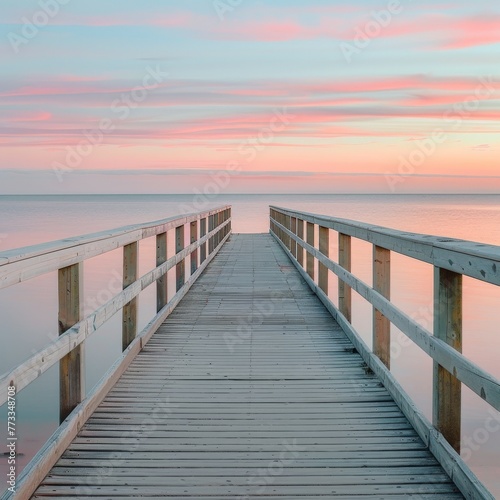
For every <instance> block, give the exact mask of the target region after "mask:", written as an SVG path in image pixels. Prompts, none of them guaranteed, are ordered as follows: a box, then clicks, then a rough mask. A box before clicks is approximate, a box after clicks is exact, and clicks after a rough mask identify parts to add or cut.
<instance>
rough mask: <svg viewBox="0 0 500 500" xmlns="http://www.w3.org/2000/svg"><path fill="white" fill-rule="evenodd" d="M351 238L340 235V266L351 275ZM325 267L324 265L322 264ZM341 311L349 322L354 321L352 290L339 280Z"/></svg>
mask: <svg viewBox="0 0 500 500" xmlns="http://www.w3.org/2000/svg"><path fill="white" fill-rule="evenodd" d="M351 256H352V251H351V237H350V236H348V235H347V234H342V233H339V266H341V267H343V268H344V269H345V270H346V271H348V272H349V273H350V272H351V266H352V262H351V258H352V257H351ZM322 265H324V264H322ZM338 288H339V311H340V312H341V313H342V314H343V315H344V316H345V318H346V319H347V321H349V322H351V321H352V317H351V314H352V290H351V287H350V286H349V285H348V284H347V283H346V282H345V281H344V280H343V279H341V278H339V286H338Z"/></svg>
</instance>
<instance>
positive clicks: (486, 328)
mask: <svg viewBox="0 0 500 500" xmlns="http://www.w3.org/2000/svg"><path fill="white" fill-rule="evenodd" d="M223 204H231V205H233V230H234V232H240V233H252V232H267V231H268V205H269V204H275V205H279V206H283V207H291V208H297V209H301V210H305V211H310V212H316V213H321V214H327V215H331V216H337V217H343V218H349V219H354V220H361V221H365V222H370V223H374V224H379V225H382V226H388V227H392V228H396V229H402V230H405V231H413V232H420V233H427V234H435V235H442V236H449V237H456V238H463V239H469V240H475V241H480V242H484V243H490V244H495V245H500V195H487V196H476V195H467V196H458V195H446V196H442V195H425V196H423V195H419V196H417V195H413V196H412V195H404V196H397V195H393V196H383V195H380V196H379V195H366V196H363V195H331V196H329V195H224V196H222V195H219V196H217V197H216V198H213V199H211V200H209V201H204V200H199V199H196V198H193V196H192V195H165V196H161V195H147V196H146V195H130V196H125V195H116V196H0V251H2V250H6V249H11V248H18V247H21V246H26V245H32V244H36V243H41V242H45V241H50V240H55V239H61V238H64V237H68V236H74V235H79V234H85V233H90V232H95V231H99V230H103V229H110V228H114V227H119V226H123V225H128V224H132V223H137V222H146V221H152V220H158V219H161V218H165V217H170V216H172V215H176V214H180V213H186V212H194V211H198V210H205V209H207V208H210V207H214V206H218V205H223ZM333 240H334V239H333ZM353 252H354V255H353V262H354V263H353V272H354V273H355V274H357V275H358V276H359V277H361V278H362V279H363V280H364V281H366V282H367V283H369V284H371V248H370V245H369V244H367V243H364V242H356V243H354V245H353ZM140 254H141V257H140V259H141V269H140V272H141V274H143V273H145V272H147V271H148V270H149V269H151V268H152V267H153V264H154V242H153V241H145V242H143V243H142V244H141V247H140ZM120 255H121V254H120V252H119V251H115V252H111V253H110V254H106V255H104V256H101V257H97V258H95V259H92V260H91V261H90V262H89V263H86V266H85V286H84V288H85V308H86V309H87V311H86V312H87V313H88V312H91V311H92V310H93V309H94V308H95V306H96V304H97V305H101V304H102V303H104V302H105V301H106V300H108V299H109V298H110V297H111V295H113V294H115V293H116V292H117V291H118V289H119V287H120V279H121V278H120V273H121V261H120ZM331 255H334V256H335V255H336V243H335V241H332V242H331ZM392 273H393V274H392V296H393V301H394V302H395V303H396V304H397V305H398V306H399V307H400V308H402V309H403V310H404V311H406V312H407V313H408V314H410V315H412V316H413V317H414V318H415V319H416V320H417V321H419V322H420V323H422V324H423V325H424V326H426V327H427V328H429V329H432V268H431V266H429V265H427V264H423V263H417V262H414V261H412V260H411V259H408V258H406V257H403V256H400V255H397V254H395V255H394V256H393V271H392ZM336 286H337V285H336V279H334V278H333V277H332V278H331V287H330V290H332V291H334V290H336ZM171 288H172V287H171ZM56 291H57V282H56V274H55V273H51V274H50V275H47V276H43V277H39V278H36V279H35V280H32V281H29V282H27V283H23V284H20V285H18V286H15V287H11V288H9V289H6V290H1V291H0V317H1V319H2V321H1V323H0V338H1V342H2V343H1V345H2V347H3V348H2V349H0V367H1V369H0V371H1V372H2V373H3V372H5V371H6V370H8V369H10V368H12V367H13V366H15V365H17V364H19V363H20V362H22V361H23V360H25V359H26V358H27V357H29V356H30V355H31V353H32V352H35V351H36V350H38V349H40V348H41V347H43V346H44V345H46V344H47V343H48V342H49V341H50V339H51V338H53V336H54V333H55V332H57V320H56V317H57V295H56ZM332 299H333V300H334V302H336V298H335V297H334V296H332ZM140 301H141V315H140V323H141V325H140V327H141V326H144V325H145V324H146V323H147V322H148V320H149V319H150V318H151V317H152V315H153V314H154V288H153V287H150V288H149V289H147V290H146V291H145V292H143V294H141V297H140ZM499 301H500V290H499V289H498V288H497V287H493V286H490V285H486V284H483V283H479V282H476V281H474V280H472V279H467V278H466V279H465V280H464V308H465V310H464V316H465V318H464V354H465V355H466V356H468V357H469V358H470V359H472V360H473V361H475V362H476V363H478V364H480V365H481V366H482V367H484V368H485V369H487V370H488V371H490V372H491V373H493V374H494V375H495V376H497V377H500V363H499V353H500V335H499V331H498V325H500V308H499V307H498V304H499V303H500V302H499ZM27 311H29V313H27ZM353 318H354V321H353V323H354V325H355V327H356V328H357V329H358V331H359V332H360V333H361V335H362V336H363V337H364V339H365V340H366V341H367V342H368V343H369V344H371V340H370V337H371V333H370V332H371V308H370V307H369V306H368V305H367V304H366V303H365V302H364V301H363V300H362V299H361V298H359V297H357V296H356V295H355V296H354V303H353ZM119 327H120V318H119V317H118V316H116V317H114V318H113V319H112V320H111V321H110V322H109V323H108V324H107V325H105V326H104V327H103V328H102V329H101V330H99V331H98V332H96V334H95V335H94V336H93V337H91V338H90V339H89V340H88V341H87V343H86V356H87V374H86V383H87V388H88V389H90V388H91V387H92V386H93V385H94V384H95V383H96V382H97V381H98V380H99V378H100V377H101V376H102V375H103V374H104V372H105V371H106V370H107V368H108V367H109V366H110V364H111V363H112V361H113V360H114V359H115V358H116V356H118V355H119V349H120V328H119ZM391 369H392V371H393V372H394V374H395V376H396V378H397V379H398V380H399V381H400V382H401V384H402V385H403V387H404V388H405V389H406V390H407V391H408V392H409V393H410V395H411V396H412V397H413V398H414V400H415V401H416V402H417V404H418V406H419V407H420V408H421V409H422V410H423V411H424V412H425V413H426V415H427V416H428V417H430V409H431V381H432V363H431V362H430V360H429V359H428V358H427V356H426V355H425V354H423V353H422V352H420V350H419V349H418V348H416V347H414V346H412V345H407V343H406V342H405V341H404V339H403V337H402V336H401V334H400V332H398V331H397V330H396V329H394V330H393V360H392V368H391ZM57 378H58V374H57V367H53V368H52V369H50V370H49V371H48V372H47V373H46V374H44V375H43V376H42V377H41V378H40V379H38V380H37V381H36V382H35V383H33V384H32V385H30V386H29V387H28V388H27V389H25V390H24V391H22V392H21V393H20V394H19V396H18V408H17V410H18V424H17V425H18V430H19V436H20V441H19V444H18V446H19V448H18V451H19V452H20V453H22V456H21V457H20V460H21V462H22V464H25V463H26V462H27V461H28V460H29V459H30V458H31V457H32V456H33V454H34V453H35V452H36V451H37V450H38V449H39V448H40V447H41V445H42V444H43V442H44V441H45V440H46V439H47V438H48V437H49V435H50V434H51V433H52V432H53V430H54V429H55V428H56V427H57V421H58V402H57V397H58V381H57ZM463 407H464V409H463V424H462V435H463V436H464V437H465V438H472V439H473V443H474V445H473V448H477V449H470V448H471V446H465V448H467V449H469V450H470V453H467V455H470V456H467V463H468V464H469V466H470V467H471V468H472V469H473V470H474V472H476V474H478V476H479V477H480V478H481V479H482V480H483V481H485V483H486V484H487V486H488V487H489V488H490V490H491V491H492V492H493V493H494V494H495V495H496V496H497V497H500V479H499V477H500V432H496V433H495V432H489V433H488V439H487V440H486V441H485V442H479V441H484V439H482V437H483V436H484V428H485V422H486V419H487V418H488V417H489V416H490V414H491V415H494V417H496V418H497V419H500V415H499V413H498V412H493V410H489V407H488V406H487V405H485V404H484V402H483V401H481V400H480V398H478V397H477V396H475V395H474V394H472V393H471V391H469V390H468V389H467V388H464V389H463ZM0 422H6V408H5V405H4V407H2V408H1V409H0ZM6 427H7V426H6V425H1V426H0V440H1V442H6V441H5V433H6ZM478 429H483V431H481V432H480V433H479V434H478ZM479 435H481V439H480V440H479V439H475V438H474V436H479ZM464 456H465V455H464ZM5 470H6V457H2V458H0V475H1V477H5V475H4V473H5ZM4 484H5V483H4V482H3V481H2V483H1V486H0V491H2V490H3V487H4Z"/></svg>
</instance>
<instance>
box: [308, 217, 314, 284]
mask: <svg viewBox="0 0 500 500" xmlns="http://www.w3.org/2000/svg"><path fill="white" fill-rule="evenodd" d="M307 243H309V245H311V246H314V224H313V223H312V222H308V223H307ZM306 261H307V265H306V271H307V274H308V275H309V276H310V277H311V279H312V280H313V281H314V255H313V254H312V253H309V252H307V255H306Z"/></svg>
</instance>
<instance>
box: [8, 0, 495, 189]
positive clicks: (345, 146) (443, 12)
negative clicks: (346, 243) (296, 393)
mask: <svg viewBox="0 0 500 500" xmlns="http://www.w3.org/2000/svg"><path fill="white" fill-rule="evenodd" d="M0 60H1V61H2V65H1V75H2V78H1V79H0V194H19V193H28V194H31V193H41V194H43V193H149V192H150V193H189V192H192V191H193V189H195V190H200V191H203V190H209V191H210V190H211V189H212V190H214V189H215V190H217V189H219V190H222V191H224V192H228V193H230V192H233V193H234V192H275V193H278V192H322V193H324V192H351V193H354V192H382V193H405V192H500V171H499V163H500V162H499V159H500V135H499V132H500V64H499V63H500V3H498V2H494V1H492V0H476V1H474V2H470V1H465V0H455V1H453V2H441V3H440V2H439V0H437V1H428V0H418V1H415V0H414V1H412V0H380V1H379V0H356V1H351V2H340V1H336V0H324V1H322V0H272V1H271V0H183V1H182V2H174V1H167V0H161V1H160V0H141V1H138V0H135V1H132V0H120V1H118V0H105V1H104V0H36V1H34V0H23V1H22V2H13V1H9V2H3V5H2V10H1V17H0Z"/></svg>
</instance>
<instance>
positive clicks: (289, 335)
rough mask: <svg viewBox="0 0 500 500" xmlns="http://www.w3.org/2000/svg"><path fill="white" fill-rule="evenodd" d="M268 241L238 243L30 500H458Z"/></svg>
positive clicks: (246, 238)
mask: <svg viewBox="0 0 500 500" xmlns="http://www.w3.org/2000/svg"><path fill="white" fill-rule="evenodd" d="M353 351H354V349H353V345H352V344H351V342H349V340H348V339H347V337H346V336H345V334H344V333H343V332H342V330H341V329H340V327H339V326H338V325H337V324H336V322H335V321H334V320H333V319H332V317H331V315H330V314H329V313H328V311H327V310H326V309H325V307H324V306H323V304H321V302H320V301H319V300H318V298H317V297H316V296H315V295H314V294H313V293H312V292H311V290H310V289H309V287H308V286H307V285H306V283H305V282H304V281H303V280H302V279H300V276H299V274H298V272H297V271H296V270H295V268H294V267H293V266H292V265H291V264H290V261H289V259H288V258H287V256H286V255H285V253H284V251H283V250H282V249H281V248H280V247H279V246H278V244H277V243H276V242H275V241H274V239H273V238H272V237H271V236H269V235H261V234H255V235H233V236H232V237H231V239H230V241H229V242H228V243H227V244H226V245H225V246H224V247H223V248H222V249H221V250H220V252H219V255H218V256H217V257H216V258H215V260H214V261H213V262H212V263H211V264H210V266H209V267H208V268H207V270H206V271H205V273H204V275H203V276H202V277H201V278H200V279H199V280H198V281H197V283H196V284H195V285H194V286H193V287H192V289H191V291H190V292H189V294H188V295H187V296H186V297H185V298H184V300H183V301H182V302H181V303H180V304H179V306H178V307H177V308H176V309H175V311H174V312H173V313H172V314H171V315H170V317H169V318H168V319H167V320H166V321H165V323H164V324H163V325H162V326H161V328H160V329H159V331H158V332H157V333H156V334H155V335H154V336H153V337H152V338H151V340H150V341H149V343H148V344H147V345H146V347H145V348H144V349H143V351H142V352H141V353H140V354H139V355H138V356H137V357H136V359H135V360H134V361H133V362H132V364H131V365H130V367H129V369H128V370H127V371H126V372H125V373H124V374H123V375H122V377H121V379H120V380H119V381H118V383H117V384H116V385H115V387H114V388H113V389H112V390H111V391H110V393H109V394H108V396H107V397H106V399H105V400H104V402H103V403H101V405H100V406H99V407H98V408H97V410H96V411H95V412H94V414H93V415H92V417H91V418H90V419H89V420H88V422H87V423H86V424H85V426H84V427H83V429H82V430H81V431H80V433H79V434H78V437H77V438H76V439H75V440H74V441H73V443H72V444H71V445H70V446H69V448H68V450H67V451H66V452H65V453H64V454H63V456H62V457H61V459H60V460H59V462H58V463H57V464H56V466H55V467H54V468H53V469H52V471H51V472H50V474H49V475H48V476H47V478H46V479H45V480H44V481H43V482H42V484H41V485H40V487H39V488H38V490H37V491H36V493H35V496H34V498H44V497H46V496H54V497H56V496H64V497H72V496H74V497H79V498H82V497H86V496H96V497H99V498H114V497H120V498H132V497H134V496H139V495H140V496H141V497H146V498H147V497H162V498H166V497H168V498H179V499H180V498H193V497H194V498H212V499H213V498H225V497H228V498H241V499H243V498H247V496H248V497H250V498H252V497H254V496H255V497H258V498H280V497H281V498H325V497H333V496H341V497H349V498H351V497H352V498H360V497H362V496H365V495H372V496H371V498H380V499H385V498H387V497H388V496H391V498H392V496H393V495H394V498H404V495H408V494H414V495H417V494H420V495H423V496H424V497H425V498H441V499H443V500H444V499H451V498H462V496H461V495H460V494H459V493H458V490H457V488H456V487H455V486H454V485H453V483H452V482H451V480H450V479H449V477H448V476H447V475H446V474H445V473H444V471H443V470H442V468H441V467H440V466H439V464H438V463H437V462H436V459H435V458H434V457H433V456H432V455H431V453H430V452H429V451H428V450H427V449H426V446H425V445H424V443H423V442H422V441H421V440H420V438H419V437H418V435H417V434H416V432H415V431H414V430H413V428H412V427H411V425H410V424H409V423H408V420H407V419H406V418H405V417H404V416H403V414H402V413H401V410H400V409H399V408H398V407H397V405H396V404H395V402H394V401H393V399H392V398H391V397H390V395H389V394H388V392H387V390H386V389H385V388H384V387H383V386H382V384H381V383H380V382H379V381H378V380H377V379H376V378H375V377H374V376H373V375H371V374H369V373H368V372H367V370H366V365H365V364H364V362H363V360H362V359H361V357H360V355H359V354H358V353H356V352H353Z"/></svg>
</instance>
